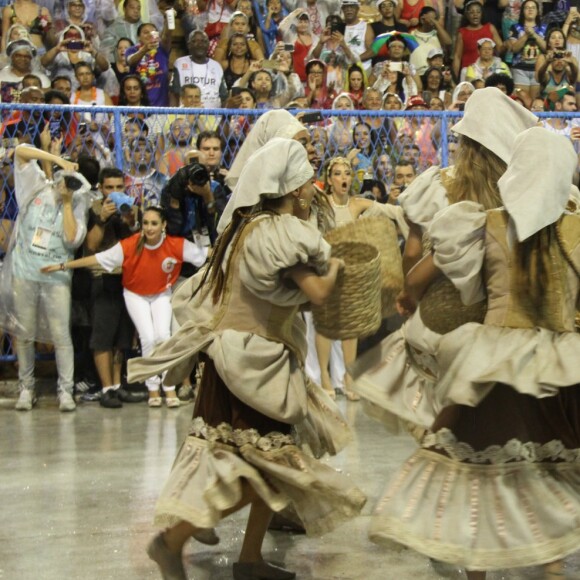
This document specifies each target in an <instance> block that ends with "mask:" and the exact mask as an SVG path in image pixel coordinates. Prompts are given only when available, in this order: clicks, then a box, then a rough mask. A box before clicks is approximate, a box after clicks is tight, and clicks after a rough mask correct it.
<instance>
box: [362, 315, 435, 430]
mask: <svg viewBox="0 0 580 580" xmlns="http://www.w3.org/2000/svg"><path fill="white" fill-rule="evenodd" d="M440 340H441V335H440V334H437V333H436V332H433V331H431V330H429V329H428V328H427V327H426V326H425V325H424V324H423V322H422V320H421V314H420V310H418V311H417V312H416V313H415V314H414V315H413V316H412V317H411V318H410V319H409V320H408V321H407V322H405V324H404V325H403V326H402V328H401V329H399V330H397V331H396V332H393V333H392V334H390V335H389V336H387V337H386V338H385V339H384V340H382V341H381V342H380V343H379V344H378V345H377V346H376V347H374V348H372V349H370V350H369V351H368V352H366V353H365V354H364V355H363V356H362V357H360V358H359V359H357V361H356V362H355V364H354V365H353V368H352V369H351V374H352V376H353V379H354V385H353V390H354V391H355V392H356V393H358V394H359V395H361V396H362V397H363V399H364V400H365V402H367V406H366V408H365V410H366V411H367V413H368V414H369V415H371V416H372V417H373V418H374V419H377V420H379V421H380V422H382V423H383V425H384V426H385V427H386V428H387V430H388V431H390V432H391V433H395V434H397V433H401V432H405V431H408V430H409V428H410V426H412V425H413V426H416V427H419V428H422V429H429V428H430V427H431V426H432V425H433V422H434V421H435V417H436V413H435V411H434V403H433V388H434V386H435V381H436V379H437V374H438V370H437V367H436V364H435V358H434V355H435V354H436V353H437V350H438V346H439V341H440Z"/></svg>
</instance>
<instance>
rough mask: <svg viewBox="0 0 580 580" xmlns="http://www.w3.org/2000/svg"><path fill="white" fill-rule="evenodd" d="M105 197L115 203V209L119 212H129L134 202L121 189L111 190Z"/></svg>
mask: <svg viewBox="0 0 580 580" xmlns="http://www.w3.org/2000/svg"><path fill="white" fill-rule="evenodd" d="M107 199H110V200H111V201H112V202H113V203H114V204H115V207H116V208H117V211H118V212H119V213H121V214H125V213H129V212H130V211H131V208H132V207H133V204H134V203H135V200H134V199H133V198H132V197H130V196H128V195H127V194H126V193H123V192H122V191H113V192H111V193H110V194H109V196H108V198H107Z"/></svg>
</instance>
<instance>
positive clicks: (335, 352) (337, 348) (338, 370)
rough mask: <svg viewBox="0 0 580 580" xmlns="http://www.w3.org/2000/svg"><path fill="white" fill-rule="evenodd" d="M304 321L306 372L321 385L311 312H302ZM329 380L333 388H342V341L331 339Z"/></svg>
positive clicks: (344, 371) (343, 370)
mask: <svg viewBox="0 0 580 580" xmlns="http://www.w3.org/2000/svg"><path fill="white" fill-rule="evenodd" d="M303 315H304V320H305V321H306V340H307V341H308V352H307V354H306V361H305V368H304V370H305V371H306V374H307V375H308V376H309V377H310V379H311V380H312V381H314V382H315V383H316V384H317V385H321V380H320V365H319V364H318V353H317V352H316V344H315V338H316V329H315V328H314V320H313V318H312V313H310V312H304V313H303ZM329 366H330V381H331V382H332V386H333V387H334V388H335V389H339V390H342V389H344V375H345V373H346V367H345V366H344V356H343V354H342V342H341V341H340V340H333V341H332V345H331V347H330V365H329Z"/></svg>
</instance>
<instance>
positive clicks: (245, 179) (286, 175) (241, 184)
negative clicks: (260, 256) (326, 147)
mask: <svg viewBox="0 0 580 580" xmlns="http://www.w3.org/2000/svg"><path fill="white" fill-rule="evenodd" d="M313 176H314V169H313V168H312V165H310V162H309V161H308V154H307V153H306V149H304V147H303V146H302V145H301V144H300V143H298V141H294V140H292V139H283V138H280V137H278V138H274V139H271V140H270V141H268V143H266V145H264V146H263V147H261V148H260V149H258V150H257V151H256V152H255V153H254V154H253V155H252V156H251V157H250V158H249V159H248V161H247V162H246V164H245V165H244V168H243V169H242V173H241V174H240V178H239V180H238V183H237V185H236V187H235V189H234V191H233V192H232V196H231V198H230V201H229V202H228V205H227V206H226V208H225V210H224V213H223V215H222V220H220V225H222V221H223V218H224V217H225V216H226V214H227V215H228V216H229V218H228V220H227V222H225V223H223V225H222V227H223V229H225V227H226V226H227V225H228V223H229V222H230V221H231V216H233V214H234V212H235V211H236V209H239V208H241V207H253V206H255V205H256V204H258V203H259V202H260V201H262V199H264V198H265V199H276V198H278V197H283V196H284V195H287V194H288V193H290V192H291V191H294V190H295V189H298V188H299V187H301V186H302V185H304V184H305V183H306V182H307V181H308V180H309V179H311V178H312V177H313Z"/></svg>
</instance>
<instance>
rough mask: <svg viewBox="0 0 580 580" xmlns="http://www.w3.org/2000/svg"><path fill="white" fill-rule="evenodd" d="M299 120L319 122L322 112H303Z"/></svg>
mask: <svg viewBox="0 0 580 580" xmlns="http://www.w3.org/2000/svg"><path fill="white" fill-rule="evenodd" d="M300 121H302V123H319V122H320V121H322V113H320V112H316V113H304V115H302V119H300Z"/></svg>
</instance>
